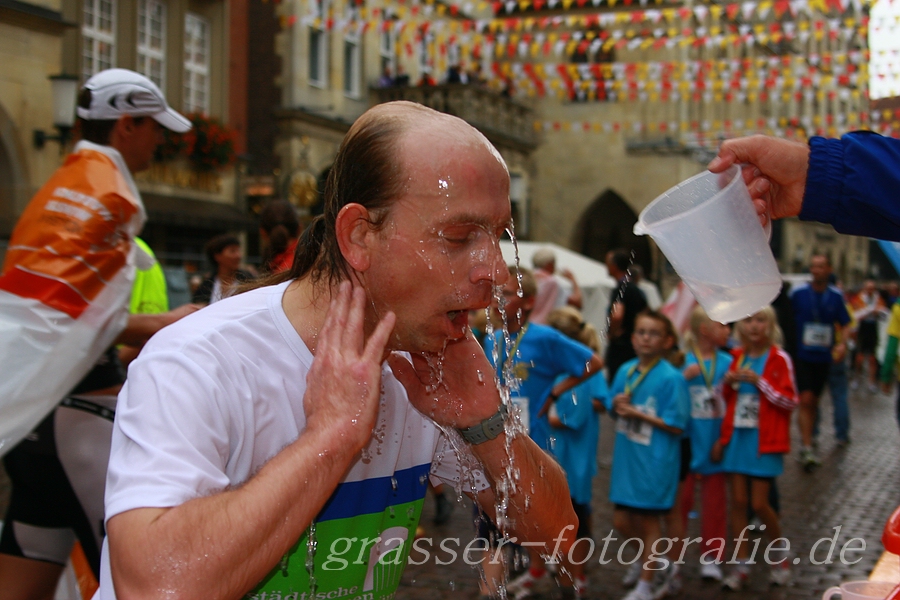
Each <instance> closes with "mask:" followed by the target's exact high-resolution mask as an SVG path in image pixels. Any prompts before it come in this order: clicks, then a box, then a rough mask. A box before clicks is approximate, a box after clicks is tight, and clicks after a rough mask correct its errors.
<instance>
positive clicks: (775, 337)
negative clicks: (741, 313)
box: [734, 306, 784, 347]
mask: <svg viewBox="0 0 900 600" xmlns="http://www.w3.org/2000/svg"><path fill="white" fill-rule="evenodd" d="M758 314H763V315H765V317H766V321H768V322H769V329H768V331H767V337H768V338H769V342H770V343H772V344H775V345H776V346H780V345H781V342H782V340H783V339H784V335H783V334H782V332H781V327H779V326H778V316H777V315H776V314H775V309H774V308H772V307H771V306H766V307H765V308H762V309H760V310H758V311H756V313H754V314H753V315H750V316H754V315H758ZM747 318H750V317H747ZM734 332H735V336H736V337H737V339H738V341H739V342H740V344H741V346H744V347H746V346H747V342H748V340H747V336H746V335H745V334H744V319H741V320H740V321H738V322H737V323H736V324H735V326H734Z"/></svg>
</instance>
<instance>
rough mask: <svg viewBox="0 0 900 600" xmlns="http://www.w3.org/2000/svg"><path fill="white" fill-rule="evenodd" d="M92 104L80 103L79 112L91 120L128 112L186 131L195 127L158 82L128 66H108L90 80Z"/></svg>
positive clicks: (80, 115)
mask: <svg viewBox="0 0 900 600" xmlns="http://www.w3.org/2000/svg"><path fill="white" fill-rule="evenodd" d="M82 89H88V90H91V106H90V107H89V108H82V107H81V106H79V107H78V116H79V117H81V118H82V119H87V120H89V121H99V120H111V119H118V118H119V117H121V116H124V115H130V116H132V117H152V118H153V120H155V121H156V122H157V123H159V124H160V125H162V126H163V127H165V128H166V129H169V130H171V131H174V132H175V133H184V132H186V131H189V130H190V129H191V127H192V125H191V122H190V121H188V120H187V119H186V118H185V117H184V116H183V115H181V114H180V113H178V112H177V111H175V110H173V109H172V108H170V107H169V105H168V104H167V103H166V98H165V96H163V93H162V92H161V91H160V90H159V88H158V87H156V84H155V83H153V82H152V81H150V80H149V79H147V78H146V77H144V76H143V75H141V74H140V73H135V72H134V71H129V70H128V69H107V70H105V71H101V72H99V73H97V74H96V75H94V76H93V77H91V78H90V79H88V80H87V83H85V84H84V87H83V88H82Z"/></svg>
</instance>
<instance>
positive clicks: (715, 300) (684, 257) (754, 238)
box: [634, 165, 782, 323]
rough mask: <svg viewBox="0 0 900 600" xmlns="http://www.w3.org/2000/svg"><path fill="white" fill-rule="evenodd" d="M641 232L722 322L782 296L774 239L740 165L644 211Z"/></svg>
mask: <svg viewBox="0 0 900 600" xmlns="http://www.w3.org/2000/svg"><path fill="white" fill-rule="evenodd" d="M634 233H635V234H636V235H649V236H650V237H652V238H653V241H655V242H656V244H657V245H658V246H659V248H660V250H662V252H663V254H665V255H666V258H668V259H669V262H670V263H672V266H673V267H674V268H675V271H676V272H677V273H678V275H679V276H680V277H681V279H682V280H683V281H684V282H685V284H686V285H687V286H688V288H690V290H691V292H692V293H693V294H694V297H695V298H696V299H697V302H699V303H700V305H701V306H703V308H704V309H705V310H706V313H707V314H708V315H709V317H710V318H711V319H713V320H715V321H719V322H721V323H730V322H733V321H737V320H739V319H742V318H744V317H746V316H749V315H752V314H754V313H755V312H757V311H759V310H760V309H761V308H763V307H765V306H767V305H768V304H769V303H771V302H772V300H773V299H775V296H777V295H778V292H779V290H781V283H782V281H781V274H780V273H779V272H778V265H777V264H776V263H775V257H774V256H772V250H771V249H770V248H769V241H768V234H767V232H766V230H764V229H763V228H762V226H760V224H759V217H758V216H757V214H756V209H755V208H754V206H753V201H752V200H751V199H750V193H749V192H748V191H747V186H746V185H745V184H744V179H743V177H741V170H740V168H739V167H738V166H737V165H733V166H732V167H730V168H729V169H728V170H727V171H725V172H723V173H711V172H709V171H706V172H704V173H701V174H699V175H695V176H694V177H691V178H690V179H688V180H686V181H683V182H681V183H680V184H678V185H676V186H675V187H673V188H672V189H670V190H668V191H667V192H665V193H664V194H662V195H661V196H659V197H658V198H657V199H656V200H654V201H653V202H651V203H650V204H649V205H648V206H647V208H645V209H644V210H643V211H642V212H641V215H640V217H638V222H637V223H635V225H634Z"/></svg>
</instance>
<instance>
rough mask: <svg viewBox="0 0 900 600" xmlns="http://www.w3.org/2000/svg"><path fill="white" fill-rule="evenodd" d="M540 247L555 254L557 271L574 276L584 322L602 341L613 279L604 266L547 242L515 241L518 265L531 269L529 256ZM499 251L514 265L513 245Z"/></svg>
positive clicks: (507, 261)
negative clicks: (594, 329) (579, 291)
mask: <svg viewBox="0 0 900 600" xmlns="http://www.w3.org/2000/svg"><path fill="white" fill-rule="evenodd" d="M541 248H549V249H551V250H553V252H554V253H555V254H556V270H557V272H559V271H562V270H563V269H568V270H570V271H571V272H572V274H573V275H575V279H576V280H577V281H578V285H579V287H581V293H582V296H583V298H584V301H583V307H582V310H581V312H582V314H583V315H584V319H585V321H587V322H588V323H590V324H592V325H593V326H594V327H596V328H597V331H598V332H599V333H600V334H601V338H604V339H605V337H606V336H605V334H606V312H607V307H608V306H609V295H610V294H611V293H612V290H613V289H614V288H615V287H616V280H615V279H613V278H612V277H610V276H609V271H607V270H606V265H604V264H603V263H601V262H598V261H596V260H594V259H592V258H588V257H587V256H584V255H583V254H578V253H577V252H573V251H571V250H569V249H568V248H563V247H562V246H559V245H557V244H552V243H549V242H518V249H519V264H520V265H521V266H523V267H527V268H529V269H533V267H534V266H533V265H532V263H531V257H532V256H533V255H534V253H535V252H537V251H538V250H540V249H541ZM500 249H501V250H502V252H503V258H504V260H506V263H507V264H509V265H513V264H515V262H516V251H515V248H514V247H513V244H512V242H500Z"/></svg>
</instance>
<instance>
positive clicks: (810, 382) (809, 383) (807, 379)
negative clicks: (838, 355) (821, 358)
mask: <svg viewBox="0 0 900 600" xmlns="http://www.w3.org/2000/svg"><path fill="white" fill-rule="evenodd" d="M829 368H831V363H827V362H822V363H818V362H809V361H805V360H800V359H797V361H796V362H795V363H794V372H795V373H796V375H797V391H798V392H801V393H802V392H812V393H813V394H815V396H816V397H817V398H818V397H819V396H821V395H822V390H824V389H825V384H826V383H827V382H828V369H829Z"/></svg>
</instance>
